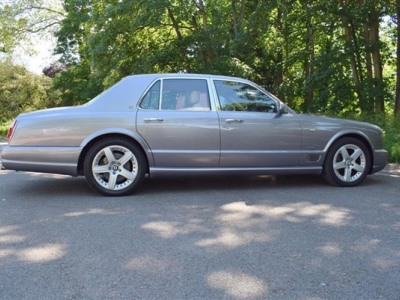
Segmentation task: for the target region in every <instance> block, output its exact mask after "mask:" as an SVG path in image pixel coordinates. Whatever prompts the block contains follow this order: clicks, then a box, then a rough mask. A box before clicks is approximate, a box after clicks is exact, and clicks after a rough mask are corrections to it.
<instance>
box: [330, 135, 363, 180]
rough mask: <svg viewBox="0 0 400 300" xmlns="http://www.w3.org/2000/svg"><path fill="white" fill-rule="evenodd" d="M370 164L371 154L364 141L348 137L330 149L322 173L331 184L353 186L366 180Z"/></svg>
mask: <svg viewBox="0 0 400 300" xmlns="http://www.w3.org/2000/svg"><path fill="white" fill-rule="evenodd" d="M370 166H371V158H370V154H369V152H368V149H367V147H366V146H365V145H364V143H363V142H361V141H360V140H358V139H355V138H351V137H347V138H343V139H340V140H338V141H336V142H335V143H334V144H333V145H332V147H331V148H330V149H329V151H328V154H327V156H326V159H325V162H324V167H323V173H322V175H323V177H324V179H325V180H326V181H327V182H329V183H330V184H333V185H338V186H344V187H351V186H356V185H358V184H360V183H361V182H362V181H364V179H365V177H366V176H367V175H368V173H369V169H370Z"/></svg>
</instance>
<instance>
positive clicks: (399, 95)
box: [394, 0, 400, 117]
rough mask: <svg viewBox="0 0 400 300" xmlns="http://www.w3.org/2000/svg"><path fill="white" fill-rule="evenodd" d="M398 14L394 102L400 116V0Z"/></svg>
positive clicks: (395, 112) (397, 8) (397, 4)
mask: <svg viewBox="0 0 400 300" xmlns="http://www.w3.org/2000/svg"><path fill="white" fill-rule="evenodd" d="M396 15H397V20H398V21H397V61H396V64H397V80H396V99H395V103H394V114H395V116H396V117H400V0H397V1H396Z"/></svg>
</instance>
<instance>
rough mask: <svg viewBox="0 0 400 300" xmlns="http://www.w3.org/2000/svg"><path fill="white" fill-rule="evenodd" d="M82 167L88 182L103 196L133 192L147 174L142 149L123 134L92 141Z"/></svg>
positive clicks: (124, 194)
mask: <svg viewBox="0 0 400 300" xmlns="http://www.w3.org/2000/svg"><path fill="white" fill-rule="evenodd" d="M83 168H84V172H85V178H86V181H87V182H88V184H89V186H90V187H91V188H92V189H93V190H95V191H96V192H98V193H100V194H102V195H105V196H126V195H129V194H132V193H133V192H134V191H135V189H136V188H137V187H138V186H139V185H140V183H141V182H142V180H143V178H144V176H145V174H146V162H145V158H144V155H143V153H142V151H141V149H140V148H139V147H137V146H136V145H134V144H132V143H131V142H130V141H128V140H126V139H124V138H106V139H103V140H100V141H99V142H97V143H96V144H94V145H93V146H92V147H91V148H90V149H89V151H88V153H87V154H86V157H85V162H84V166H83Z"/></svg>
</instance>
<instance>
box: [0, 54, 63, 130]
mask: <svg viewBox="0 0 400 300" xmlns="http://www.w3.org/2000/svg"><path fill="white" fill-rule="evenodd" d="M51 84H52V82H51V79H50V78H47V77H44V76H39V75H35V74H32V73H30V72H28V71H27V70H26V69H25V68H24V67H21V66H17V65H13V64H11V63H7V62H6V63H2V62H0V107H1V110H0V123H4V122H7V121H8V120H11V119H13V118H14V117H15V116H16V115H18V114H20V113H22V112H27V111H32V110H37V109H42V108H46V107H53V106H56V105H58V102H57V96H56V95H55V94H54V93H53V92H52V91H51Z"/></svg>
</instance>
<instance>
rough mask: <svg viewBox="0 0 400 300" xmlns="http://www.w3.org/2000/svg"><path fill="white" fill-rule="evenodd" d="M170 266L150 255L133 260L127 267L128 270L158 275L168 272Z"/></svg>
mask: <svg viewBox="0 0 400 300" xmlns="http://www.w3.org/2000/svg"><path fill="white" fill-rule="evenodd" d="M169 267H170V264H168V263H166V262H164V261H161V260H159V259H157V258H155V257H152V256H150V255H143V256H139V257H135V258H133V259H131V260H130V261H129V262H128V263H127V264H126V266H125V268H126V269H128V270H135V271H142V272H148V273H157V272H160V271H164V270H168V269H169Z"/></svg>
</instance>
